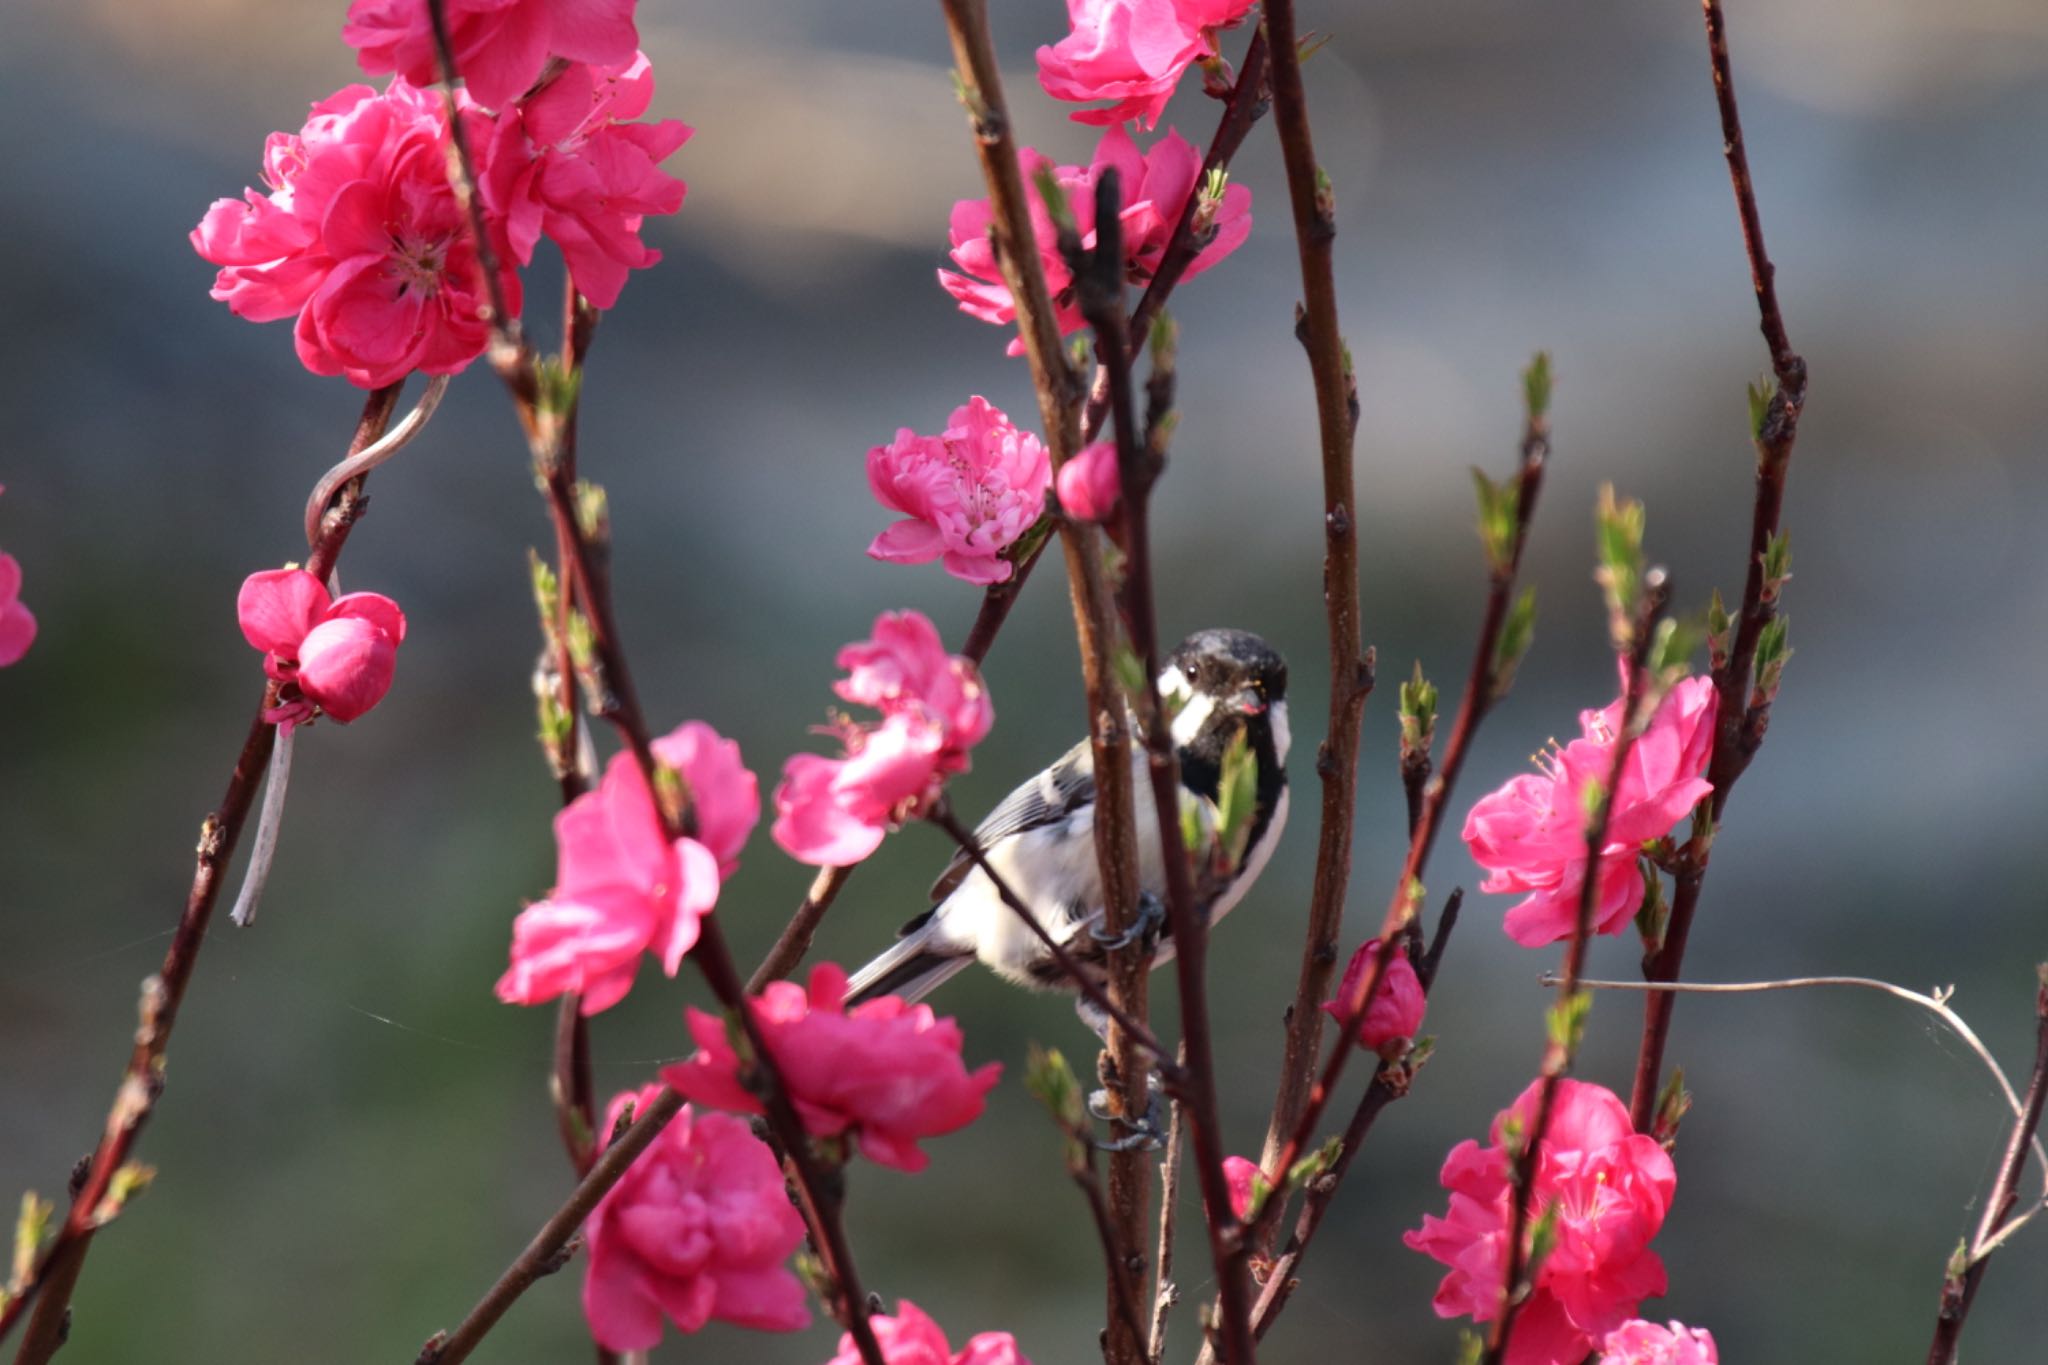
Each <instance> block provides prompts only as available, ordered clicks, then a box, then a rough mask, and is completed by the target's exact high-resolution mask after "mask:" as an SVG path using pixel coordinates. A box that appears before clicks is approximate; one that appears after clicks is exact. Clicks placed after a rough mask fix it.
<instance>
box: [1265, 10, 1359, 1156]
mask: <svg viewBox="0 0 2048 1365" xmlns="http://www.w3.org/2000/svg"><path fill="white" fill-rule="evenodd" d="M1265 29H1266V40H1267V42H1268V44H1269V45H1270V47H1271V55H1272V62H1273V117H1274V122H1275V123H1276V124H1277V125H1278V129H1279V133H1280V151H1281V156H1282V159H1283V160H1284V161H1285V162H1286V164H1287V190H1288V198H1289V200H1290V202H1291V203H1292V205H1293V208H1294V235H1295V240H1296V243H1297V244H1298V246H1299V249H1300V254H1301V288H1302V298H1303V304H1302V307H1301V310H1300V312H1299V314H1298V315H1297V321H1296V325H1295V334H1296V335H1297V336H1299V337H1300V338H1301V342H1302V345H1303V346H1304V347H1305V348H1306V349H1307V351H1308V362H1309V371H1310V374H1311V375H1312V377H1313V378H1314V381H1315V393H1316V418H1317V424H1318V427H1319V429H1320V431H1321V438H1322V465H1323V538H1324V548H1323V604H1324V607H1325V609H1326V611H1327V613H1328V616H1329V632H1330V717H1329V729H1328V732H1327V733H1326V734H1325V736H1324V738H1323V742H1322V744H1321V745H1320V746H1319V747H1318V748H1317V751H1316V775H1317V776H1318V777H1320V778H1321V779H1322V784H1323V809H1322V821H1321V824H1320V826H1319V828H1318V832H1317V835H1316V872H1315V886H1314V890H1313V892H1312V893H1311V895H1310V898H1309V911H1308V927H1307V932H1306V935H1305V939H1304V942H1303V945H1302V955H1301V975H1300V980H1299V982H1298V983H1297V985H1296V987H1295V991H1294V1003H1293V1004H1292V1005H1290V1006H1289V1007H1288V1013H1287V1038H1286V1047H1285V1051H1284V1053H1283V1055H1282V1058H1281V1064H1280V1088H1279V1093H1278V1094H1277V1095H1276V1096H1275V1097H1274V1101H1273V1119H1272V1122H1271V1124H1270V1125H1269V1126H1268V1127H1267V1129H1266V1144H1265V1151H1264V1154H1263V1156H1262V1157H1261V1159H1260V1162H1259V1164H1260V1166H1261V1167H1263V1168H1264V1169H1266V1170H1269V1171H1270V1170H1274V1169H1276V1167H1275V1164H1274V1158H1275V1156H1276V1154H1277V1153H1278V1151H1279V1149H1280V1147H1281V1145H1282V1143H1283V1142H1284V1140H1285V1138H1286V1135H1287V1134H1288V1133H1289V1132H1290V1131H1292V1130H1293V1128H1294V1127H1295V1123H1296V1121H1297V1119H1299V1117H1300V1115H1301V1113H1302V1110H1303V1108H1304V1106H1306V1105H1307V1104H1308V1103H1309V1094H1308V1091H1309V1078H1310V1076H1311V1075H1312V1074H1313V1073H1314V1070H1315V1064H1316V1049H1317V1046H1318V1044H1319V1043H1320V1042H1321V1041H1322V1035H1323V1016H1322V1011H1321V1010H1320V1009H1319V1008H1318V1006H1320V1005H1321V1004H1322V1002H1323V1000H1324V999H1325V998H1326V997H1327V996H1328V994H1329V987H1330V975H1331V973H1332V971H1334V970H1335V968H1336V964H1337V941H1338V933H1339V931H1340V930H1341V929H1342V927H1343V918H1344V892H1345V888H1346V887H1347V886H1348V885H1349V884H1350V880H1351V838H1352V819H1353V813H1354V811H1355V809H1356V805H1357V797H1358V732H1359V726H1360V723H1361V722H1362V721H1363V719H1364V715H1365V699H1366V696H1367V695H1368V694H1369V693H1370V692H1371V691H1372V663H1371V660H1370V659H1369V658H1367V656H1366V655H1365V653H1364V652H1363V641H1362V639H1361V635H1360V626H1359V605H1358V501H1357V493H1356V489H1355V487H1354V483H1353V479H1352V467H1351V459H1352V439H1353V437H1354V435H1355V434H1356V432H1357V429H1358V388H1357V384H1356V382H1355V379H1354V377H1353V375H1352V372H1351V364H1350V358H1349V356H1348V354H1347V353H1346V350H1345V345H1344V337H1343V334H1342V333H1341V332H1340V331H1339V330H1338V325H1337V280H1336V274H1335V271H1334V268H1333V266H1332V263H1331V245H1332V243H1333V242H1334V241H1335V239H1336V236H1337V223H1336V209H1335V205H1334V204H1333V202H1332V200H1331V197H1330V194H1329V190H1328V184H1327V181H1326V180H1325V179H1324V177H1323V173H1322V168H1321V167H1320V166H1319V165H1318V164H1317V163H1316V153H1315V144H1314V141H1313V139H1312V137H1311V135H1310V131H1309V120H1308V95H1307V93H1306V92H1305V91H1304V89H1303V88H1302V83H1301V47H1300V39H1299V35H1298V34H1297V32H1296V29H1295V22H1294V0H1269V2H1268V4H1267V5H1266V24H1265Z"/></svg>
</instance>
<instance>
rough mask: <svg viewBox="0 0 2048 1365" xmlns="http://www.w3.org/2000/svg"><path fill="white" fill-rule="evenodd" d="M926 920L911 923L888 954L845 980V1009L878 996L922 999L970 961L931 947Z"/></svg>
mask: <svg viewBox="0 0 2048 1365" xmlns="http://www.w3.org/2000/svg"><path fill="white" fill-rule="evenodd" d="M930 921H931V916H929V915H927V916H925V917H924V920H923V921H922V922H920V921H915V920H913V921H912V922H911V928H910V929H909V931H908V932H907V933H905V934H904V936H903V937H902V938H900V939H898V940H897V941H896V943H895V944H894V945H893V946H892V947H891V948H890V949H889V951H887V952H885V953H883V954H882V955H881V956H880V957H878V958H876V959H875V960H874V961H873V962H870V963H868V965H867V966H865V967H862V968H861V969H860V970H859V971H857V972H855V973H854V974H853V975H852V976H851V977H850V978H848V980H847V983H846V1003H847V1004H848V1005H849V1006H851V1005H858V1004H859V1003H860V1002H861V1001H863V1000H872V999H874V998H875V997H876V996H878V995H899V996H902V997H903V998H904V999H905V1000H908V1001H917V1000H922V999H924V997H925V996H926V995H927V994H929V993H930V992H931V991H932V990H933V988H935V987H936V986H938V985H939V983H940V982H942V981H945V980H947V979H948V978H949V977H951V976H952V975H953V974H954V973H956V972H958V971H960V970H961V969H962V968H963V967H966V966H967V965H968V964H969V963H971V962H973V961H974V954H973V953H962V952H959V951H957V950H955V951H951V952H948V951H946V950H945V949H943V948H941V947H940V946H939V945H937V944H935V943H934V942H933V939H934V937H935V935H934V934H933V932H932V925H931V922H930Z"/></svg>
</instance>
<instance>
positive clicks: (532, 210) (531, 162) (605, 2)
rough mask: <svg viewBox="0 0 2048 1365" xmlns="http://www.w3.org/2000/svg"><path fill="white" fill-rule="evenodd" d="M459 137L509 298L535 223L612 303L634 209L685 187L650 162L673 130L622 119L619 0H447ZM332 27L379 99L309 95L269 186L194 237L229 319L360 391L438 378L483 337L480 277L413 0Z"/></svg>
mask: <svg viewBox="0 0 2048 1365" xmlns="http://www.w3.org/2000/svg"><path fill="white" fill-rule="evenodd" d="M448 11H449V19H450V24H451V27H452V29H453V32H454V37H455V50H456V57H457V64H458V69H459V70H461V71H462V72H463V74H464V77H465V80H466V82H467V88H466V89H464V90H461V91H458V92H456V96H455V104H456V107H457V110H458V111H459V112H458V115H457V116H458V117H460V118H461V120H462V124H463V126H462V131H463V136H464V142H465V144H466V145H467V146H468V148H469V149H470V153H471V155H472V157H473V158H474V161H475V167H474V169H475V172H476V175H477V177H478V180H479V182H480V186H481V192H482V200H483V207H484V209H485V211H486V212H485V216H486V219H487V231H488V232H489V234H490V236H491V245H492V247H493V249H494V250H495V252H496V254H497V256H498V258H499V266H500V278H499V280H498V281H497V287H498V289H499V291H500V292H501V294H502V295H503V297H504V300H505V306H506V307H507V308H508V309H510V310H511V311H512V312H514V313H515V314H516V313H517V311H518V309H519V302H520V282H519V276H518V273H517V271H516V269H515V268H514V267H515V266H516V265H523V264H525V263H527V262H529V261H530V260H531V259H532V257H533V252H534V248H535V246H536V245H537V244H538V242H539V239H540V238H541V236H543V235H546V236H548V237H550V238H552V239H553V240H555V241H556V243H557V244H558V245H559V246H560V247H561V249H562V252H563V255H564V256H565V257H566V258H567V260H568V263H569V271H570V275H571V277H572V278H573V279H574V280H575V282H576V287H577V289H578V290H579V291H581V292H582V293H583V294H584V295H585V296H586V297H587V298H588V299H589V300H590V301H591V302H592V303H593V304H595V305H597V306H598V307H601V308H602V307H610V306H611V305H612V304H613V303H615V302H617V299H618V295H619V290H620V287H621V286H622V285H623V283H624V281H625V277H626V273H627V271H629V270H631V269H636V268H639V267H642V266H646V265H651V264H653V262H654V261H656V260H658V259H659V253H658V252H655V251H653V250H651V249H650V248H648V247H647V246H645V245H644V243H642V242H641V240H640V229H641V225H642V221H643V219H644V218H645V216H646V215H648V214H662V213H672V212H674V211H675V210H676V209H677V208H678V207H679V206H680V205H681V203H682V199H683V185H682V182H681V181H679V180H676V179H674V178H673V177H671V176H669V175H666V174H665V173H663V172H662V171H661V170H660V169H659V168H658V165H657V163H658V162H660V161H661V159H662V158H664V157H666V156H667V155H668V154H669V153H670V152H673V151H674V150H675V149H676V148H677V147H679V146H681V145H682V142H683V140H684V139H685V138H686V137H688V136H689V130H688V129H687V128H685V127H683V125H681V124H680V123H676V122H673V121H667V122H662V123H655V124H636V123H630V122H626V121H625V120H630V119H634V118H637V117H638V116H639V115H640V114H641V113H643V112H644V111H645V110H646V108H647V105H648V102H649V100H650V99H651V98H652V95H653V79H652V77H651V75H650V74H649V73H648V69H647V62H646V59H645V58H644V57H641V56H640V55H639V54H638V52H637V50H636V44H637V38H636V36H635V31H634V26H633V18H632V3H631V0H589V2H588V3H568V2H567V0H468V3H464V2H463V0H452V2H451V3H450V4H449V5H448ZM343 36H344V37H345V38H346V39H347V40H348V41H349V42H350V43H351V44H352V45H353V46H355V47H356V48H357V50H358V56H359V58H360V60H361V62H362V66H363V69H364V70H365V71H366V72H370V73H373V74H374V73H380V72H386V71H395V72H397V73H398V74H397V75H395V76H393V78H392V80H391V82H390V84H389V86H388V87H386V89H384V90H383V91H382V92H381V93H380V92H379V91H376V90H374V89H372V88H371V87H369V86H367V85H351V86H349V87H347V88H345V89H343V90H340V91H338V92H336V93H335V94H333V95H331V96H329V97H328V98H326V99H324V100H321V101H319V102H318V103H316V104H315V105H314V106H313V110H312V114H311V116H310V117H309V118H308V120H307V121H306V124H305V126H304V127H303V128H301V129H300V130H299V132H297V133H296V134H291V133H273V134H272V135H271V137H270V139H269V141H268V143H267V144H266V145H265V148H264V157H263V179H264V184H265V185H266V186H267V187H268V189H267V192H258V191H256V190H254V189H251V190H248V191H245V192H244V194H243V197H242V198H241V199H221V200H217V201H215V203H214V204H213V206H212V207H211V208H210V209H208V210H207V213H206V216H205V217H204V218H203V219H202V220H201V221H200V223H199V226H198V227H197V228H195V229H194V230H193V232H192V235H191V240H192V245H193V247H194V249H195V250H197V251H198V253H199V254H200V255H201V256H202V257H204V258H205V259H206V260H208V261H210V262H212V263H213V264H215V265H217V266H219V267H220V272H219V274H218V276H217V277H216V279H215V281H214V286H213V297H215V298H216V299H219V300H221V301H222V302H224V303H226V304H227V305H228V308H229V309H230V311H232V312H233V313H235V315H236V316H238V317H244V318H248V319H249V320H251V321H253V322H272V321H277V320H279V319H283V318H288V317H295V318H297V320H298V321H297V326H296V328H295V331H294V340H295V341H296V344H297V348H298V354H299V359H300V360H301V361H302V362H303V363H304V364H305V366H306V368H308V369H309V370H312V371H313V372H314V373H315V374H340V375H344V376H346V377H347V378H348V380H349V382H351V383H353V384H356V385H358V386H360V387H362V388H378V387H382V386H383V385H386V384H391V383H396V382H397V381H399V380H401V379H403V378H404V377H405V376H406V375H407V374H409V373H411V372H413V371H414V370H418V371H420V372H422V373H425V374H452V373H454V372H456V371H458V370H461V369H463V368H464V367H465V366H467V365H468V364H469V363H470V361H472V360H474V359H475V358H476V356H477V355H478V354H479V353H481V352H482V350H483V348H484V345H485V343H486V341H487V340H488V339H489V335H490V286H489V285H488V284H487V282H486V281H485V279H484V275H483V268H482V265H481V258H480V254H479V252H478V250H477V244H476V242H475V240H474V238H473V236H472V234H471V232H470V225H469V222H468V218H467V215H466V214H465V213H464V211H463V208H462V204H461V201H460V200H459V198H458V197H457V195H456V193H455V188H454V185H453V184H452V183H451V181H450V179H449V159H450V154H451V147H452V137H451V129H450V124H449V115H448V102H447V101H446V100H444V99H443V98H442V96H441V95H440V94H438V93H437V92H435V91H433V90H432V89H430V88H428V87H429V85H430V83H431V82H432V81H433V80H434V79H435V78H436V76H437V75H438V71H437V68H436V64H435V60H434V49H433V42H432V36H431V30H430V27H429V23H428V17H427V6H426V3H425V0H357V3H356V4H355V5H354V6H353V7H352V8H351V10H350V12H349V18H348V23H347V25H346V27H345V29H344V31H343Z"/></svg>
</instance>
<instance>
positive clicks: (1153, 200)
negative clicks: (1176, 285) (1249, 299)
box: [939, 125, 1252, 355]
mask: <svg viewBox="0 0 2048 1365" xmlns="http://www.w3.org/2000/svg"><path fill="white" fill-rule="evenodd" d="M1018 160H1019V162H1020V163H1021V164H1022V166H1023V169H1024V178H1025V183H1026V196H1027V197H1028V198H1029V199H1030V201H1031V230H1032V235H1033V236H1034V238H1035V239H1036V243H1035V244H1036V247H1037V251H1038V259H1039V264H1040V265H1041V266H1042V267H1043V269H1044V271H1045V282H1046V286H1047V287H1048V288H1049V289H1050V290H1051V291H1052V294H1053V300H1054V304H1055V306H1056V309H1057V311H1058V315H1059V328H1060V334H1061V335H1062V336H1064V335H1066V334H1067V333H1070V332H1077V331H1079V330H1080V329H1081V328H1082V327H1083V326H1084V325H1085V322H1084V320H1083V318H1082V317H1081V308H1080V304H1079V302H1078V301H1077V300H1076V299H1075V297H1074V293H1073V289H1072V285H1073V282H1074V274H1073V271H1071V270H1070V269H1068V268H1067V262H1066V258H1065V257H1063V256H1062V255H1061V254H1060V249H1059V233H1058V230H1057V229H1056V228H1055V226H1054V224H1053V220H1052V215H1051V214H1050V213H1049V212H1048V211H1047V210H1046V207H1045V202H1044V199H1043V198H1042V196H1041V195H1040V194H1039V192H1038V187H1037V184H1036V178H1037V173H1038V172H1039V171H1040V170H1041V169H1044V170H1049V171H1050V172H1051V173H1052V177H1053V179H1054V180H1055V181H1056V182H1057V183H1058V184H1059V187H1060V189H1061V190H1062V191H1063V192H1064V193H1065V195H1066V200H1067V207H1068V210H1069V211H1070V212H1071V213H1072V214H1073V217H1074V226H1075V229H1076V231H1078V232H1079V234H1080V237H1081V244H1082V246H1084V247H1087V248H1089V249H1091V250H1092V249H1093V248H1094V246H1095V182H1096V181H1097V180H1098V179H1099V178H1100V177H1101V174H1102V171H1103V168H1104V167H1107V166H1114V167H1115V168H1116V170H1117V178H1118V183H1119V184H1120V185H1121V187H1122V194H1123V208H1122V209H1121V210H1120V211H1119V213H1118V218H1119V219H1120V221H1121V223H1122V227H1123V257H1124V261H1123V268H1124V277H1125V278H1126V279H1127V280H1129V281H1131V282H1132V283H1135V284H1144V283H1145V282H1146V281H1148V280H1150V279H1151V278H1152V275H1153V272H1155V271H1156V270H1157V269H1158V268H1159V262H1160V259H1161V258H1162V257H1163V256H1164V255H1165V254H1166V248H1167V246H1168V245H1169V244H1171V242H1172V240H1173V232H1174V228H1175V227H1176V226H1177V225H1178V224H1179V222H1180V214H1181V210H1182V208H1183V207H1185V206H1186V204H1187V202H1188V196H1189V195H1191V194H1194V193H1195V192H1196V191H1197V190H1198V188H1199V185H1198V182H1199V181H1200V179H1201V173H1202V156H1201V153H1200V152H1198V151H1196V150H1195V148H1194V146H1193V145H1192V144H1191V143H1189V142H1188V140H1187V139H1186V138H1183V137H1182V136H1181V135H1180V134H1178V133H1176V132H1174V131H1173V130H1172V129H1168V130H1167V133H1166V136H1165V137H1163V138H1161V139H1160V140H1159V141H1158V142H1156V143H1154V144H1153V145H1152V148H1151V150H1150V151H1147V152H1143V153H1140V152H1139V150H1138V146H1137V144H1136V143H1135V142H1133V141H1132V140H1131V135H1130V134H1129V133H1128V132H1127V131H1125V130H1124V128H1123V127H1122V126H1121V125H1119V126H1116V127H1112V128H1110V129H1109V130H1108V131H1107V132H1105V133H1104V134H1103V135H1102V141H1101V142H1100V143H1098V144H1097V145H1096V148H1095V157H1094V159H1093V160H1092V161H1091V162H1090V163H1089V164H1088V165H1086V166H1059V165H1055V164H1054V163H1053V161H1052V159H1051V158H1050V157H1046V156H1042V155H1040V154H1039V153H1037V152H1035V151H1032V150H1031V149H1030V148H1025V149H1024V150H1023V151H1022V152H1020V153H1019V154H1018ZM993 221H994V214H993V212H992V211H991V210H990V208H989V205H988V201H987V200H986V199H963V200H961V201H960V202H958V203H956V204H954V205H953V215H952V220H951V222H950V223H949V224H948V228H947V232H948V236H949V237H950V238H951V241H952V257H953V264H954V265H956V266H958V267H959V270H958V271H957V272H955V271H951V270H943V269H942V270H940V271H939V283H940V284H941V285H943V286H945V289H946V292H947V293H949V294H951V295H952V296H953V297H954V298H955V299H957V300H958V301H959V303H960V311H961V312H963V313H966V314H967V315H968V316H970V317H976V318H980V319H981V320H982V321H983V322H993V323H997V324H1008V323H1011V322H1014V321H1015V320H1016V317H1017V305H1016V300H1015V299H1013V298H1012V297H1011V295H1010V290H1009V287H1008V286H1007V285H1005V284H1004V283H1003V276H1002V271H1001V269H1000V268H999V267H998V266H997V264H996V253H995V244H994V242H993V241H992V240H991V239H990V237H989V225H990V224H991V223H992V222H993ZM1214 228H1215V236H1214V237H1213V238H1211V239H1210V241H1209V244H1208V245H1207V246H1205V247H1203V248H1202V250H1201V251H1200V253H1198V254H1197V255H1196V256H1195V258H1194V260H1193V261H1192V262H1191V263H1190V264H1189V265H1188V268H1187V272H1186V274H1185V275H1184V276H1183V278H1185V279H1192V278H1194V277H1195V276H1196V275H1199V274H1201V273H1202V272H1203V271H1205V270H1207V269H1209V267H1211V266H1213V265H1215V264H1216V263H1217V262H1218V261H1221V260H1222V259H1223V258H1224V257H1225V256H1228V255H1229V254H1230V253H1231V252H1233V251H1235V250H1237V248H1238V247H1240V246H1242V245H1243V244H1244V240H1245V238H1247V237H1249V236H1250V235H1251V230H1252V193H1251V191H1250V190H1248V189H1246V188H1245V187H1244V186H1242V185H1237V184H1232V185H1229V186H1226V187H1225V189H1224V191H1223V197H1222V199H1221V201H1220V202H1219V203H1218V204H1217V205H1216V210H1215V218H1214ZM1023 349H1024V347H1023V342H1022V341H1021V340H1012V341H1011V343H1010V354H1012V355H1021V354H1022V353H1023Z"/></svg>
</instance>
